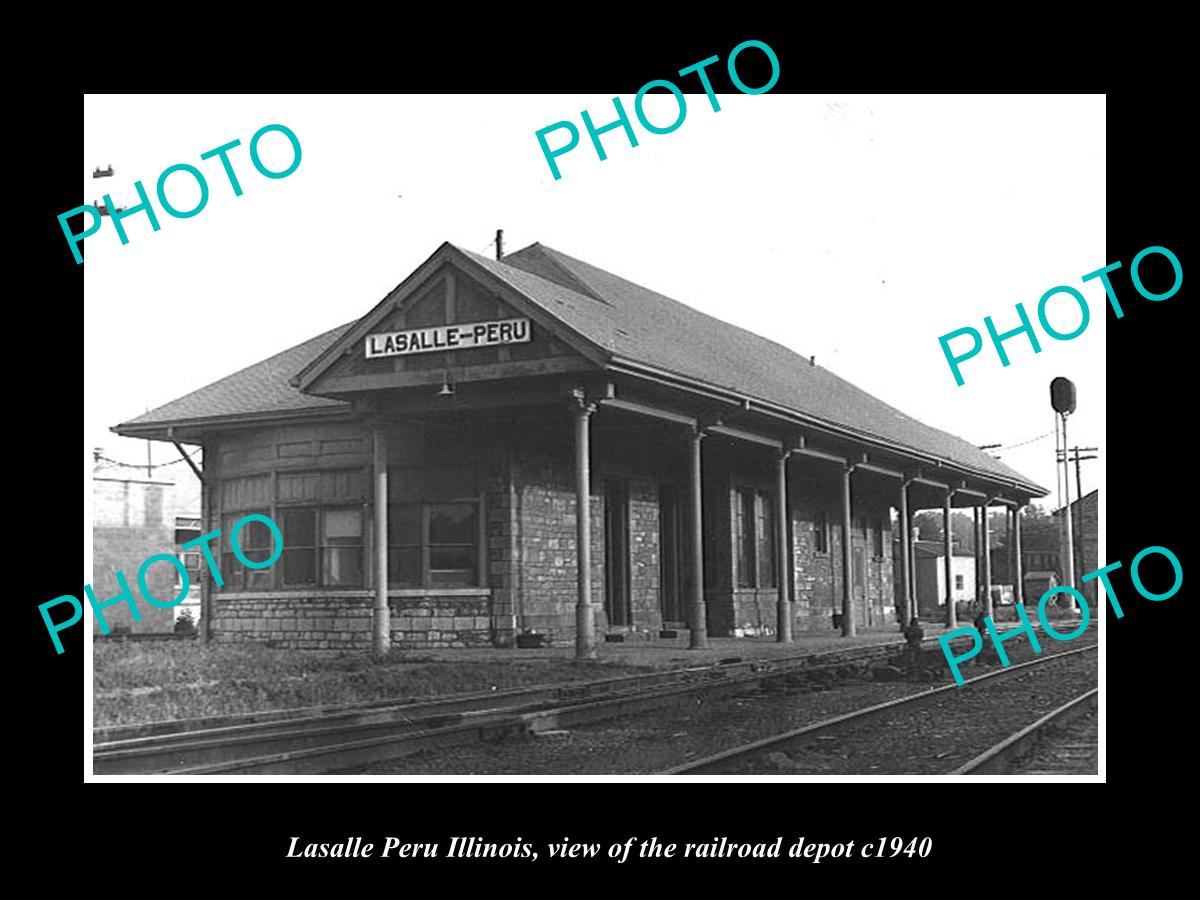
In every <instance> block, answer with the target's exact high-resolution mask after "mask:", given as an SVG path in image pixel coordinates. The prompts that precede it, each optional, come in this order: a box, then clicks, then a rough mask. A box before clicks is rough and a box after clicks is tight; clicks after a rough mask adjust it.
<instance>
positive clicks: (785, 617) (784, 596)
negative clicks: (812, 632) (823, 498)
mask: <svg viewBox="0 0 1200 900" xmlns="http://www.w3.org/2000/svg"><path fill="white" fill-rule="evenodd" d="M789 456H791V454H790V453H789V452H788V451H787V450H782V451H780V453H779V456H778V457H777V458H776V461H775V523H776V524H775V535H776V538H775V539H776V542H777V545H778V547H777V550H776V551H775V580H776V582H777V583H778V585H779V610H778V612H779V623H778V624H779V628H778V634H777V637H776V640H777V642H778V643H780V644H790V643H791V642H792V589H791V579H790V578H789V577H788V568H789V566H791V563H792V559H791V554H790V553H789V552H788V528H790V527H791V523H790V522H789V521H788V514H787V461H788V457H789Z"/></svg>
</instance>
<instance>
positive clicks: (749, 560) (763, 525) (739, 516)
mask: <svg viewBox="0 0 1200 900" xmlns="http://www.w3.org/2000/svg"><path fill="white" fill-rule="evenodd" d="M734 498H735V500H734V546H735V548H736V551H737V586H738V587H739V588H772V587H775V586H776V582H777V578H776V571H775V560H776V556H775V551H776V546H775V545H776V535H775V507H774V505H773V504H772V502H771V494H770V493H769V492H768V491H756V490H754V489H753V488H737V489H736V490H735V492H734Z"/></svg>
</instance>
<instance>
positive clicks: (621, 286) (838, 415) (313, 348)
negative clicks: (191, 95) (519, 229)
mask: <svg viewBox="0 0 1200 900" xmlns="http://www.w3.org/2000/svg"><path fill="white" fill-rule="evenodd" d="M442 262H450V263H452V264H456V265H458V266H460V267H462V268H463V269H464V270H465V271H467V272H468V273H474V274H476V275H477V276H480V277H483V278H484V279H488V278H489V277H490V278H491V279H494V280H497V281H499V282H502V283H503V285H505V286H506V288H507V289H511V292H512V293H513V296H514V297H515V298H516V299H517V300H519V302H520V303H521V304H522V305H524V306H529V308H530V309H532V310H533V311H534V312H536V313H538V314H539V317H540V318H542V319H544V320H551V321H553V322H554V324H555V325H556V326H557V329H558V330H559V331H561V332H562V333H563V334H564V335H565V337H566V339H567V340H568V341H570V342H571V343H572V344H573V345H574V346H576V347H577V348H579V349H581V352H583V353H584V355H585V356H587V357H588V358H590V359H592V360H593V361H594V362H596V363H598V364H600V365H605V366H608V365H618V366H641V367H646V368H648V369H650V370H653V371H655V372H660V373H666V374H668V375H670V376H674V377H678V378H680V379H682V380H684V381H685V382H688V383H691V384H698V385H702V386H705V387H708V388H713V389H716V390H721V391H727V392H730V393H734V394H736V395H737V396H739V397H742V398H746V399H750V400H752V401H758V402H762V403H765V404H769V405H771V406H773V407H775V408H777V409H779V410H782V411H785V412H787V413H789V414H795V415H798V416H801V417H803V418H804V419H806V420H809V421H811V422H813V423H814V424H826V425H828V426H830V427H831V428H835V429H837V430H838V431H839V432H842V433H847V434H849V435H850V436H856V437H861V438H863V439H866V440H874V441H876V442H882V443H885V444H887V445H889V446H894V447H897V448H901V449H906V450H909V451H911V452H913V453H916V454H918V455H923V456H927V457H934V458H936V459H940V460H945V461H946V462H948V463H950V464H953V465H958V466H961V467H963V468H965V469H968V470H971V471H974V472H977V473H982V474H987V475H991V476H993V477H997V478H1001V479H1004V480H1006V481H1015V482H1018V483H1019V484H1021V485H1023V486H1024V487H1025V488H1027V489H1029V490H1030V491H1031V492H1032V493H1033V494H1034V495H1036V496H1041V495H1044V494H1045V493H1046V491H1045V489H1043V488H1041V487H1039V486H1038V485H1036V484H1034V483H1033V482H1031V481H1030V480H1029V479H1027V478H1025V477H1024V476H1022V475H1021V474H1020V473H1019V472H1017V471H1015V470H1013V469H1011V468H1009V467H1008V466H1006V465H1005V464H1004V463H1002V462H1000V461H999V460H997V459H996V458H994V457H992V456H990V455H988V454H987V453H984V452H983V451H982V450H979V449H978V448H977V447H975V446H974V445H972V444H970V443H968V442H967V441H965V440H963V439H961V438H958V437H955V436H954V435H951V434H948V433H946V432H944V431H940V430H938V429H936V428H931V427H930V426H928V425H925V424H924V423H922V422H919V421H917V420H916V419H914V418H912V417H911V416H907V415H905V414H904V413H902V412H900V411H899V410H897V409H895V408H894V407H891V406H889V405H888V404H886V403H884V402H883V401H881V400H878V399H876V398H875V397H873V396H871V395H870V394H868V393H866V392H865V391H863V390H860V389H859V388H857V387H855V386H854V385H852V384H850V383H849V382H848V381H845V380H843V379H842V378H839V377H838V376H837V375H834V374H833V373H832V372H830V371H828V370H827V369H824V368H822V367H819V366H815V365H813V364H812V362H811V360H809V359H808V358H807V357H803V356H800V355H799V354H797V353H795V352H794V351H792V350H789V349H788V348H787V347H784V346H782V345H781V344H778V343H776V342H774V341H772V340H769V339H767V338H764V337H761V336H759V335H757V334H754V333H752V332H749V331H746V330H745V329H742V328H738V327H736V326H734V325H730V324H728V323H727V322H723V321H721V320H720V319H716V318H714V317H712V316H709V315H705V314H704V313H701V312H699V311H697V310H695V309H692V308H691V307H689V306H686V305H685V304H683V303H680V302H678V301H676V300H672V299H671V298H669V297H666V296H663V295H662V294H659V293H657V292H655V291H652V290H650V289H648V288H644V287H642V286H641V285H637V284H634V283H633V282H631V281H627V280H626V279H624V278H621V277H619V276H617V275H614V274H612V273H611V272H606V271H604V270H603V269H599V268H596V267H595V266H592V265H590V264H588V263H586V262H583V261H582V260H578V259H575V258H574V257H571V256H568V255H567V254H565V253H561V252H559V251H557V250H553V249H551V248H549V247H546V246H543V245H542V244H538V243H535V244H531V245H530V246H528V247H525V248H524V249H522V250H519V251H517V252H516V253H513V254H511V255H509V256H506V257H505V258H504V260H503V261H497V260H494V259H490V258H488V257H486V256H482V255H480V254H477V253H472V252H470V251H468V250H463V249H461V248H458V247H455V246H454V245H451V244H443V245H442V246H441V247H439V248H438V250H437V251H435V253H434V254H433V255H432V256H431V257H430V258H429V259H428V260H426V262H425V263H423V264H422V265H421V266H420V267H419V268H418V270H417V271H416V272H414V273H413V276H415V275H417V274H418V273H421V272H428V271H430V269H431V267H432V266H434V265H440V264H441V263H442ZM413 276H409V278H408V279H406V280H405V282H404V283H402V284H401V285H400V286H399V287H397V289H396V290H394V291H392V292H391V293H390V294H389V295H388V297H387V298H385V300H384V301H383V302H381V303H380V304H378V305H377V306H376V307H375V308H374V309H373V310H372V311H371V312H370V313H368V314H367V315H365V316H364V317H363V318H362V319H360V320H358V321H357V322H355V323H351V324H349V325H345V326H342V327H341V328H337V329H334V330H332V331H329V332H326V333H325V334H323V335H321V336H319V337H317V338H314V339H313V340H311V341H308V342H306V343H304V344H300V345H298V346H296V347H293V348H291V349H290V350H285V351H284V352H283V353H280V354H277V355H276V356H273V357H271V358H270V359H268V360H265V361H264V362H261V363H258V364H256V365H254V366H250V367H249V368H247V369H243V370H242V371H241V372H238V373H235V374H234V375H230V376H229V377H227V378H224V379H221V380H220V381H218V382H215V383H214V384H211V385H209V386H208V387H205V388H201V389H200V390H198V391H194V392H193V393H191V394H188V395H187V396H186V397H182V398H180V399H179V400H175V401H173V402H171V403H168V404H167V405H165V406H162V407H159V408H158V409H155V410H152V411H150V412H149V413H146V414H145V415H142V416H138V417H137V418H136V419H133V420H131V421H130V422H128V423H125V424H126V425H130V426H137V425H149V424H171V423H173V422H179V421H181V420H194V419H200V418H222V417H236V416H243V415H247V414H251V415H253V414H260V413H266V412H274V411H278V412H286V411H302V410H315V409H326V408H331V407H332V408H337V407H344V406H345V405H346V404H344V403H341V402H339V401H336V400H330V399H323V398H318V397H315V396H311V395H308V394H305V393H304V392H303V390H302V387H304V386H307V385H311V384H312V382H313V381H314V380H315V379H316V378H317V377H319V375H320V373H321V372H322V371H324V369H325V368H326V367H327V366H329V365H331V364H332V362H333V361H334V360H336V359H337V358H338V357H339V356H340V354H341V352H342V351H343V350H345V349H346V348H347V347H349V346H350V345H351V344H352V343H353V342H356V341H358V340H359V339H360V338H361V336H362V335H363V334H365V333H366V330H367V329H368V328H369V327H370V326H371V325H372V324H373V322H374V321H375V320H377V319H379V318H380V316H382V315H384V314H385V313H386V311H387V308H388V306H389V304H388V301H389V300H390V299H391V298H393V297H394V296H397V295H400V294H402V293H403V291H404V290H405V288H406V287H409V286H410V285H412V286H415V285H414V284H413V283H414V282H415V281H417V280H418V279H415V278H414V277H413ZM289 378H290V379H292V381H293V382H294V383H293V384H289ZM123 427H124V426H118V428H117V430H118V431H119V430H121V429H122V428H123Z"/></svg>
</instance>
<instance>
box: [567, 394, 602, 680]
mask: <svg viewBox="0 0 1200 900" xmlns="http://www.w3.org/2000/svg"><path fill="white" fill-rule="evenodd" d="M577 399H578V403H577V404H576V405H574V406H573V407H572V409H571V414H572V416H573V417H574V419H575V546H576V553H575V558H576V560H577V572H576V579H575V580H576V583H577V586H578V590H579V593H578V594H577V596H576V600H575V658H576V659H595V658H596V625H595V621H594V620H593V616H592V490H591V482H592V478H591V466H590V462H589V460H590V455H591V446H590V434H589V432H590V428H589V425H590V422H591V418H592V413H593V412H595V411H596V406H595V404H592V403H587V402H586V401H585V400H584V399H583V398H582V397H578V398H577Z"/></svg>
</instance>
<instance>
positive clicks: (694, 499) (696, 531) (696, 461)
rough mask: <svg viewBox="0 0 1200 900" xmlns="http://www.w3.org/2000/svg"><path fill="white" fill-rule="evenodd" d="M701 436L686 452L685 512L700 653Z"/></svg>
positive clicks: (704, 629)
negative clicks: (688, 518)
mask: <svg viewBox="0 0 1200 900" xmlns="http://www.w3.org/2000/svg"><path fill="white" fill-rule="evenodd" d="M703 439H704V432H702V431H701V430H700V429H696V430H694V431H693V432H692V434H691V438H690V444H691V446H690V447H689V448H688V449H689V452H688V484H689V486H690V488H691V490H690V491H689V493H690V495H691V503H690V504H689V508H688V511H689V512H690V513H691V521H690V523H689V524H690V526H691V528H690V534H689V539H690V542H691V556H692V592H691V593H692V595H691V597H690V598H689V600H690V603H689V604H688V605H689V606H690V607H691V633H692V639H691V649H693V650H703V649H704V648H705V647H707V646H708V611H707V610H706V609H705V605H704V518H703V513H704V509H703V495H702V493H701V484H700V441H702V440H703Z"/></svg>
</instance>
